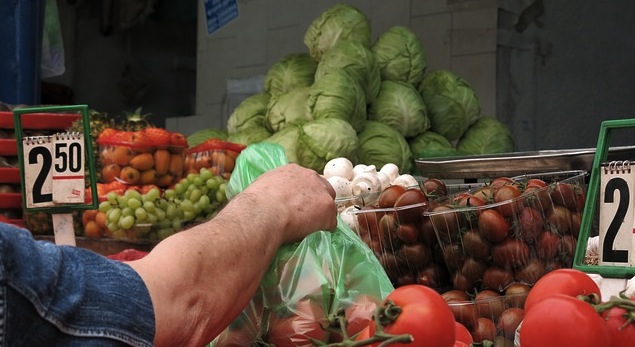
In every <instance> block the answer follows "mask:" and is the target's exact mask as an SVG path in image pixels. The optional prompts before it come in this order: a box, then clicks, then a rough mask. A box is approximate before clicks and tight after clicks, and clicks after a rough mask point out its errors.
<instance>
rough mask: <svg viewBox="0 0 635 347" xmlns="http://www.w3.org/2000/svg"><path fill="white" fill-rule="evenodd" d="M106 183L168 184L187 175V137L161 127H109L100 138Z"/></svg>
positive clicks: (98, 141)
mask: <svg viewBox="0 0 635 347" xmlns="http://www.w3.org/2000/svg"><path fill="white" fill-rule="evenodd" d="M97 143H98V144H99V151H100V157H99V159H100V161H101V167H102V169H101V176H100V181H101V182H102V183H111V182H113V181H115V180H117V181H120V182H122V183H124V184H127V185H139V186H143V185H156V186H159V187H168V186H170V185H172V184H174V183H176V182H178V181H179V180H180V179H181V178H182V177H183V174H184V162H185V149H186V148H187V140H186V139H185V137H183V135H181V134H179V133H173V132H169V131H167V130H164V129H160V128H146V129H144V130H140V131H135V132H129V131H118V130H114V129H107V130H106V131H104V132H103V133H102V134H101V135H100V136H99V138H98V139H97Z"/></svg>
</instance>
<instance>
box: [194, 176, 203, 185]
mask: <svg viewBox="0 0 635 347" xmlns="http://www.w3.org/2000/svg"><path fill="white" fill-rule="evenodd" d="M192 184H194V185H195V186H196V187H201V186H202V185H203V184H205V181H204V180H203V179H201V177H200V176H197V177H194V180H192Z"/></svg>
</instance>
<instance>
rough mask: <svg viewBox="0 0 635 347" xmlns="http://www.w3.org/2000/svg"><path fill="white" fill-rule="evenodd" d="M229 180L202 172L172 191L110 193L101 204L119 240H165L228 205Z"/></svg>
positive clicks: (108, 225) (188, 177) (154, 190)
mask: <svg viewBox="0 0 635 347" xmlns="http://www.w3.org/2000/svg"><path fill="white" fill-rule="evenodd" d="M226 186H227V180H226V179H225V178H223V177H222V176H219V175H214V174H213V173H212V172H211V171H210V170H209V169H207V168H201V169H200V170H199V172H198V174H195V173H190V174H188V175H187V176H186V177H184V178H183V179H181V180H180V181H179V182H178V183H177V184H175V185H174V186H173V187H170V188H168V189H165V190H164V191H163V194H162V193H161V191H160V190H159V188H152V189H150V190H149V191H147V192H146V193H145V194H142V193H140V192H139V191H137V190H135V189H128V190H126V191H125V192H124V193H123V195H120V194H117V193H115V192H110V193H108V195H107V199H106V200H105V201H103V202H101V203H100V204H99V210H100V211H101V212H104V213H105V214H106V220H107V223H106V227H107V228H108V230H109V231H110V232H112V235H113V238H117V239H133V240H138V239H149V240H155V239H159V240H161V239H164V238H166V237H168V236H170V235H172V234H174V233H175V232H177V231H179V230H182V229H183V228H184V226H185V225H186V224H187V223H194V222H202V221H205V220H209V219H211V218H212V217H213V216H214V215H215V214H216V213H218V211H219V210H220V209H221V208H222V206H223V205H224V204H225V203H227V196H226V195H225V188H226Z"/></svg>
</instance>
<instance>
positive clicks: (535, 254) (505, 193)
mask: <svg viewBox="0 0 635 347" xmlns="http://www.w3.org/2000/svg"><path fill="white" fill-rule="evenodd" d="M586 175H587V172H586V171H577V170H576V171H561V172H552V173H542V174H532V175H524V176H518V177H514V178H498V179H494V180H492V181H491V183H490V184H488V185H485V186H483V187H480V188H477V189H474V190H470V191H467V192H464V193H459V194H457V195H455V196H453V197H452V198H451V199H450V200H449V201H448V202H447V203H444V204H439V205H438V206H434V207H431V208H429V209H428V210H426V211H425V212H424V218H426V220H427V221H429V222H428V223H430V224H431V226H432V228H433V230H434V232H435V234H436V237H437V239H438V243H439V246H440V252H441V253H442V254H443V260H444V262H445V264H446V266H447V269H448V272H449V274H450V276H451V279H452V286H453V287H454V288H456V289H460V290H465V291H468V292H472V291H474V290H481V289H494V290H498V291H503V290H504V289H505V288H506V287H507V286H508V285H509V284H511V283H513V282H521V283H524V284H527V285H533V284H534V283H535V282H536V281H537V280H538V279H539V278H540V277H542V276H543V275H544V274H545V273H547V272H549V271H551V270H553V269H556V268H562V267H571V266H572V262H573V257H574V254H575V248H576V242H577V237H578V233H579V231H580V221H581V217H582V211H583V209H584V201H585V198H586V185H585V183H584V182H585V180H584V178H585V176H586ZM540 182H542V183H540Z"/></svg>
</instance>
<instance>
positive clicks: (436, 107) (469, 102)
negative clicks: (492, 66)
mask: <svg viewBox="0 0 635 347" xmlns="http://www.w3.org/2000/svg"><path fill="white" fill-rule="evenodd" d="M419 92H420V93H421V96H422V97H423V101H424V102H425V104H426V106H427V107H428V115H429V116H430V123H431V124H432V131H434V132H437V133H439V134H441V135H443V136H445V137H446V138H447V139H448V140H450V141H454V140H458V139H459V138H460V137H461V136H462V135H463V133H464V132H465V131H466V130H467V128H469V126H470V125H472V124H474V122H475V121H476V120H477V119H478V117H479V115H480V113H481V105H480V104H479V101H478V98H477V97H476V93H475V92H474V90H473V89H472V87H470V85H469V84H468V83H467V82H466V81H465V80H464V79H462V78H461V77H459V76H457V75H455V74H454V73H452V72H450V71H447V70H437V71H434V72H432V73H429V74H428V75H426V76H425V77H424V78H423V80H422V81H421V84H419Z"/></svg>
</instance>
